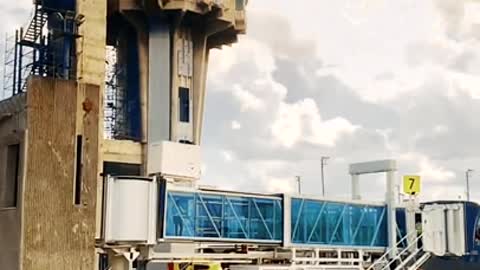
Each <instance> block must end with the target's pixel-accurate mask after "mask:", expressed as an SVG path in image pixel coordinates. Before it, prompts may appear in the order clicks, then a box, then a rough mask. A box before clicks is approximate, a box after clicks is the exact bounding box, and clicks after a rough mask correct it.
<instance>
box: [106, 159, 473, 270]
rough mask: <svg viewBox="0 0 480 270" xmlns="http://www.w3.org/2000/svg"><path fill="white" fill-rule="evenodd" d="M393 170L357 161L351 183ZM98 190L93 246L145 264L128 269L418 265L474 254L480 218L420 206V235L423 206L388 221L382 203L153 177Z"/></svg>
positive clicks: (461, 207) (467, 208)
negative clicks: (98, 229) (100, 216)
mask: <svg viewBox="0 0 480 270" xmlns="http://www.w3.org/2000/svg"><path fill="white" fill-rule="evenodd" d="M392 164H394V162H393V161H382V162H380V163H378V162H377V163H363V164H360V165H361V166H360V167H362V168H365V165H368V166H367V167H368V169H367V170H363V171H362V173H357V174H355V175H353V177H352V181H358V176H359V175H361V174H363V173H372V172H387V180H388V179H394V177H392V176H388V173H389V172H391V171H393V168H394V167H395V166H391V165H392ZM372 165H373V167H372ZM387 165H388V166H387ZM382 166H386V167H389V168H386V169H385V168H383V169H382V168H381V167H382ZM352 168H353V169H352ZM355 168H357V169H358V167H355V166H352V167H351V173H352V171H355ZM105 193H106V194H105V202H104V205H105V208H104V230H103V240H100V241H99V246H100V247H102V248H103V249H105V250H106V251H108V250H115V252H117V253H120V254H123V256H125V258H130V259H131V266H132V267H133V265H134V263H133V262H134V261H137V262H138V261H141V262H144V263H145V264H144V268H137V269H157V268H154V265H158V263H160V265H167V264H168V263H174V264H175V263H206V262H218V263H223V265H224V266H226V267H229V268H230V269H238V270H242V269H247V268H248V269H253V268H251V267H254V266H257V268H255V269H385V270H386V269H417V268H418V267H420V266H421V265H423V264H424V263H425V262H427V261H428V259H430V258H431V256H432V255H437V256H440V257H445V256H447V257H448V256H453V257H459V258H465V256H470V255H472V251H474V250H479V251H480V239H478V240H475V241H476V242H474V243H473V244H469V243H470V242H471V241H473V240H472V237H469V236H468V234H469V232H473V231H475V230H477V229H478V228H477V227H478V226H477V223H478V221H477V219H478V216H479V214H480V212H479V211H478V209H479V208H478V207H476V206H475V205H473V204H471V203H461V202H437V203H431V204H425V205H423V206H422V207H423V217H422V218H423V220H422V224H423V234H422V233H421V232H419V231H418V227H417V226H416V225H417V224H415V220H416V219H417V221H418V216H419V214H420V213H422V210H421V209H420V208H419V205H415V204H412V203H411V204H409V205H408V204H406V205H394V206H393V207H392V208H393V210H394V215H393V216H391V217H389V215H388V213H389V205H388V202H367V201H363V200H349V201H345V200H331V199H326V198H321V197H315V196H303V195H298V194H296V195H292V194H254V193H242V192H234V191H221V190H207V189H201V188H194V187H190V186H182V185H179V184H178V183H175V182H172V181H169V180H168V179H165V178H162V177H153V178H139V177H107V179H106V188H105ZM388 193H389V192H387V197H388ZM356 196H359V194H356ZM412 202H413V201H412ZM471 216H474V217H475V218H477V219H472V218H471ZM472 220H473V221H472ZM392 223H393V224H395V227H394V231H393V235H394V236H395V237H394V238H393V241H391V240H390V239H389V237H390V235H392V231H391V230H390V226H391V225H392ZM120 224H121V225H120ZM132 228H134V229H132ZM122 252H123V253H122ZM473 253H475V252H473ZM137 265H138V263H137ZM269 267H270V268H269ZM272 267H273V268H272ZM275 267H277V268H275ZM162 269H163V268H162Z"/></svg>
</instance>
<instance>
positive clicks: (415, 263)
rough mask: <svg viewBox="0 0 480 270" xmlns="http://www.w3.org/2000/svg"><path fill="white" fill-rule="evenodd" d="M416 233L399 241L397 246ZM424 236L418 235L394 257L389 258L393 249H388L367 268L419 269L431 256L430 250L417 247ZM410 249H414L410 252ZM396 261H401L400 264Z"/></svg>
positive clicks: (382, 269)
mask: <svg viewBox="0 0 480 270" xmlns="http://www.w3.org/2000/svg"><path fill="white" fill-rule="evenodd" d="M414 235H416V232H412V233H410V234H408V235H406V236H405V237H403V238H402V239H401V240H400V241H398V243H397V244H396V246H398V244H400V243H402V242H404V241H405V240H407V239H408V238H409V237H411V236H414ZM422 237H423V235H420V236H418V237H416V238H415V240H413V241H412V242H411V243H409V244H408V245H407V246H406V247H405V248H404V249H402V250H401V251H400V252H399V253H398V254H397V255H396V256H395V257H393V258H390V259H388V256H389V255H390V254H391V252H392V250H393V249H389V250H387V251H386V252H385V254H383V256H382V257H380V258H379V259H378V260H376V261H375V262H374V263H373V264H372V265H370V267H369V268H368V269H367V270H417V269H418V268H419V267H421V266H422V265H424V264H425V263H426V262H427V261H428V259H430V257H431V254H430V253H429V252H425V251H424V250H423V248H417V244H418V242H419V241H420V240H421V239H422ZM414 247H415V249H414ZM410 250H413V252H410ZM396 262H399V264H398V265H395V263H396Z"/></svg>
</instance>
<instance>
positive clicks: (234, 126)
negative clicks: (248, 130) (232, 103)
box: [232, 120, 242, 130]
mask: <svg viewBox="0 0 480 270" xmlns="http://www.w3.org/2000/svg"><path fill="white" fill-rule="evenodd" d="M241 128H242V124H241V123H240V122H238V121H237V120H233V121H232V129H233V130H239V129H241Z"/></svg>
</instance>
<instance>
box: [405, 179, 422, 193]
mask: <svg viewBox="0 0 480 270" xmlns="http://www.w3.org/2000/svg"><path fill="white" fill-rule="evenodd" d="M420 184H421V181H420V176H418V175H405V176H404V177H403V192H405V193H406V194H410V195H418V194H419V193H420V187H421V185H420Z"/></svg>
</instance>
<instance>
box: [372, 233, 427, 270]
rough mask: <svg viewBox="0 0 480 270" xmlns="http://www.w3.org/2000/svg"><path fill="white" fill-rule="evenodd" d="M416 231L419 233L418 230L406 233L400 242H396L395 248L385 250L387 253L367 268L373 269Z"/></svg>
mask: <svg viewBox="0 0 480 270" xmlns="http://www.w3.org/2000/svg"><path fill="white" fill-rule="evenodd" d="M416 233H417V232H416V231H413V232H410V233H409V234H407V235H405V236H404V237H403V238H402V239H400V240H399V241H398V242H396V243H395V246H394V247H393V248H390V249H388V250H387V251H386V252H385V254H383V255H382V257H380V258H378V259H377V260H376V261H375V262H374V263H373V264H372V265H370V267H369V268H368V269H367V270H372V269H373V268H374V267H375V266H376V265H377V264H379V263H380V262H382V261H383V260H384V259H385V258H386V257H387V256H388V254H390V252H392V250H393V249H396V248H397V246H398V244H399V243H402V242H403V241H405V240H407V239H408V237H410V236H412V235H414V234H416ZM407 248H408V247H407ZM407 248H406V249H407Z"/></svg>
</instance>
